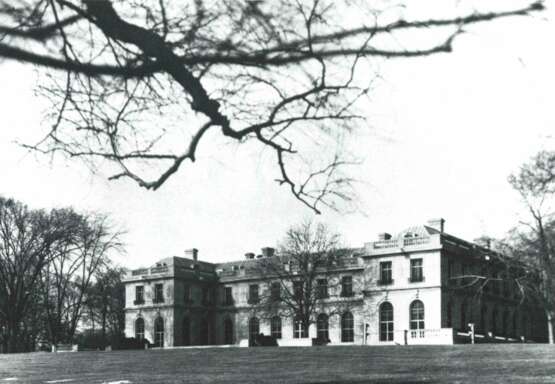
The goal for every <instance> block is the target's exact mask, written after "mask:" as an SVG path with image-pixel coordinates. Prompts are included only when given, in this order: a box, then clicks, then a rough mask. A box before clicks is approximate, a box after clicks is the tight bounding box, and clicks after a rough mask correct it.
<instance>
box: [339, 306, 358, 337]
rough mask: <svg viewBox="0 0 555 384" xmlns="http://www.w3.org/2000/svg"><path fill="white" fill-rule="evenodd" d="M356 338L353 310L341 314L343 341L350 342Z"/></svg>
mask: <svg viewBox="0 0 555 384" xmlns="http://www.w3.org/2000/svg"><path fill="white" fill-rule="evenodd" d="M354 340H355V321H354V318H353V314H352V313H351V312H345V313H344V314H343V316H341V341H342V342H344V343H350V342H353V341H354Z"/></svg>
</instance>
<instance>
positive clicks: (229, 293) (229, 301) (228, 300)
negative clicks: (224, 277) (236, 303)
mask: <svg viewBox="0 0 555 384" xmlns="http://www.w3.org/2000/svg"><path fill="white" fill-rule="evenodd" d="M224 304H225V305H233V290H232V287H225V301H224Z"/></svg>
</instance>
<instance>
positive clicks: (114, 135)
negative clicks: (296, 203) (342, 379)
mask: <svg viewBox="0 0 555 384" xmlns="http://www.w3.org/2000/svg"><path fill="white" fill-rule="evenodd" d="M542 9H543V5H542V2H541V1H536V2H532V3H528V4H527V5H526V6H523V7H522V8H519V9H509V10H494V11H492V10H487V11H483V12H479V11H475V12H472V13H470V14H467V15H460V16H456V17H446V18H439V19H433V18H431V19H422V20H407V19H405V18H404V17H403V11H402V10H403V7H402V6H399V7H391V5H390V4H385V3H384V4H383V6H382V7H380V6H379V5H378V3H376V2H367V1H362V0H355V1H346V0H345V1H331V0H311V1H298V0H276V1H252V0H239V1H229V0H225V1H203V0H194V1H192V0H189V1H172V2H170V1H167V0H132V1H121V0H120V1H116V0H113V1H111V0H82V1H71V0H19V1H8V0H2V1H0V58H4V59H7V60H16V61H19V62H22V63H30V64H34V65H36V66H38V67H42V68H45V69H46V71H44V72H45V74H46V76H47V77H48V78H50V81H41V84H42V85H41V86H40V87H39V91H40V93H41V94H43V95H45V96H47V97H48V98H49V99H50V100H51V101H52V103H53V106H52V109H51V110H52V115H51V120H50V121H51V122H52V126H51V128H50V129H49V130H48V133H47V134H46V135H45V137H44V138H43V139H42V140H40V141H39V142H38V143H34V144H31V145H27V147H28V148H32V149H34V150H38V151H41V152H45V153H57V152H62V153H64V154H66V155H68V156H69V157H76V158H81V159H84V160H86V161H87V162H88V163H89V164H90V165H91V166H95V165H96V164H98V163H99V162H100V160H105V161H106V162H107V163H109V164H111V165H112V166H113V167H114V169H113V175H112V176H111V177H110V178H111V179H121V178H129V179H131V180H134V181H135V182H137V183H138V184H139V185H140V186H142V187H145V188H147V189H152V190H156V189H158V188H159V187H161V186H162V185H163V184H164V183H165V182H166V181H167V180H168V178H170V177H171V176H172V175H173V174H174V173H175V172H177V171H178V169H179V168H180V167H182V165H183V163H184V162H185V161H191V162H194V161H195V159H196V156H197V153H198V148H199V145H200V144H201V143H202V142H213V141H216V140H218V135H221V136H223V137H224V138H226V139H228V140H230V141H232V142H237V143H244V142H246V141H255V142H256V143H258V144H260V145H261V146H262V148H267V149H268V150H270V151H271V152H272V153H273V154H274V155H275V159H276V163H277V172H276V175H277V177H276V180H277V182H278V183H279V184H280V185H284V186H286V187H287V188H288V189H289V190H290V192H291V193H292V194H293V195H294V196H295V197H296V198H297V199H299V200H300V201H301V202H302V203H304V204H306V205H307V206H308V207H310V208H311V209H312V210H314V211H315V212H317V213H319V212H320V209H321V207H322V206H328V207H331V208H337V207H338V204H339V203H340V202H347V203H349V202H352V201H353V199H354V190H353V182H354V180H353V179H352V178H350V177H349V176H347V173H346V171H345V167H346V166H348V165H351V164H353V162H356V158H352V157H350V156H347V155H346V154H345V153H344V152H343V151H342V146H341V143H342V142H343V138H344V137H346V136H347V135H349V133H351V132H352V131H353V130H354V129H355V128H356V127H357V126H360V125H361V122H362V119H363V114H362V113H361V112H360V110H359V108H357V103H358V100H359V99H360V98H361V97H363V96H365V95H366V94H367V93H368V92H369V90H370V83H371V80H372V76H371V75H369V74H368V73H369V72H371V70H370V68H371V65H370V64H371V62H370V60H371V59H375V58H390V59H394V58H404V59H406V58H413V57H423V56H430V55H435V54H441V53H447V52H450V51H451V50H452V48H453V42H454V40H455V38H457V37H458V36H459V35H460V34H461V33H463V31H464V28H466V27H467V26H470V25H471V24H477V23H483V22H490V21H492V20H495V19H499V18H504V17H509V16H528V15H531V14H533V13H534V12H536V11H540V10H542ZM430 41H431V42H432V43H431V45H426V44H425V43H423V42H430Z"/></svg>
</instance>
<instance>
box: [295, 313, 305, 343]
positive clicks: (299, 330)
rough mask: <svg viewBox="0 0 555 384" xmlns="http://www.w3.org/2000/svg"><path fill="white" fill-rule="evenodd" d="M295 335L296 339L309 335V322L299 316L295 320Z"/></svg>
mask: <svg viewBox="0 0 555 384" xmlns="http://www.w3.org/2000/svg"><path fill="white" fill-rule="evenodd" d="M293 337H294V338H295V339H301V338H305V337H308V324H306V322H304V321H302V320H301V319H299V318H295V320H294V321H293Z"/></svg>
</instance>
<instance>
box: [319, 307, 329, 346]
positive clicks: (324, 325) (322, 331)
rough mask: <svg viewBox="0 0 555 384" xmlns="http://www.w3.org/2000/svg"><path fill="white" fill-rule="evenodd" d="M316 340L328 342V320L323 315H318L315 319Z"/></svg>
mask: <svg viewBox="0 0 555 384" xmlns="http://www.w3.org/2000/svg"><path fill="white" fill-rule="evenodd" d="M316 338H317V339H318V340H321V341H326V342H329V341H330V320H329V316H328V315H327V314H325V313H320V314H319V315H318V317H317V318H316Z"/></svg>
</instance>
